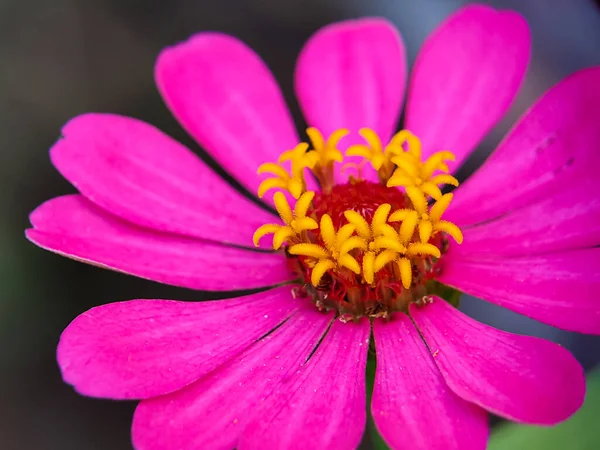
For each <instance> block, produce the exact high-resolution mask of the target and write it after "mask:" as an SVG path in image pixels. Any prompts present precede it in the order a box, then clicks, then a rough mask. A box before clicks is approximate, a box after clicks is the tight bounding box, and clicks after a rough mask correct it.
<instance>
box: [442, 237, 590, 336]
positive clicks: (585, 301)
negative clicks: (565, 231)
mask: <svg viewBox="0 0 600 450" xmlns="http://www.w3.org/2000/svg"><path fill="white" fill-rule="evenodd" d="M456 247H457V246H452V249H451V251H450V252H449V253H448V254H446V255H444V260H443V263H444V266H443V270H442V272H441V274H440V275H439V277H438V280H439V281H441V282H442V283H445V284H448V285H450V286H453V287H455V288H457V289H459V290H460V291H462V292H465V293H467V294H471V295H474V296H475V297H479V298H482V299H484V300H487V301H489V302H491V303H495V304H497V305H499V306H502V307H504V308H508V309H511V310H513V311H516V312H518V313H520V314H524V315H526V316H529V317H531V318H533V319H536V320H539V321H541V322H544V323H547V324H550V325H553V326H556V327H559V328H563V329H565V330H569V331H578V332H581V333H590V334H600V308H599V307H598V305H599V300H598V293H599V292H600V272H599V271H598V267H600V248H589V249H584V250H576V251H570V252H564V253H556V254H548V255H538V256H531V257H523V258H503V257H494V256H491V257H489V258H476V257H471V255H470V254H469V253H466V254H465V253H463V252H462V250H461V249H460V248H456Z"/></svg>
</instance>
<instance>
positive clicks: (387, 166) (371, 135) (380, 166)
mask: <svg viewBox="0 0 600 450" xmlns="http://www.w3.org/2000/svg"><path fill="white" fill-rule="evenodd" d="M358 134H359V135H360V136H361V137H362V138H363V139H364V140H365V142H366V144H356V145H351V146H350V147H348V150H346V156H360V157H362V158H364V159H365V161H369V162H370V163H371V166H373V168H374V169H375V170H376V171H377V173H378V175H379V179H380V180H381V181H382V182H386V181H387V180H388V178H389V177H390V175H391V173H392V170H393V165H392V156H393V155H394V154H396V153H398V152H402V151H403V149H402V147H401V146H399V145H397V141H398V140H397V139H396V140H394V139H395V138H396V136H397V135H396V136H394V138H392V140H391V141H390V143H389V144H388V145H386V146H385V148H384V147H383V145H382V143H381V139H379V136H378V135H377V133H376V132H375V131H373V130H372V129H371V128H361V129H360V130H358Z"/></svg>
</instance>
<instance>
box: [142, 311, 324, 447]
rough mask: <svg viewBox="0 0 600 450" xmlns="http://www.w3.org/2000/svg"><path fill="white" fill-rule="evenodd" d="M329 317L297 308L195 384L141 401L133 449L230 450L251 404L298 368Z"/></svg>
mask: <svg viewBox="0 0 600 450" xmlns="http://www.w3.org/2000/svg"><path fill="white" fill-rule="evenodd" d="M331 318H332V316H331V315H329V314H321V313H319V312H317V311H316V310H314V309H312V310H303V311H300V312H298V313H296V314H294V315H293V316H292V317H290V318H289V319H288V320H287V322H285V323H284V324H283V325H282V326H281V327H280V328H278V329H277V330H275V331H274V332H273V333H271V334H270V335H268V336H266V337H264V338H263V339H261V340H260V341H259V342H257V343H255V344H254V345H252V346H251V347H249V348H248V349H247V350H246V351H245V352H244V353H242V354H241V355H239V356H237V357H236V358H234V359H232V360H231V361H230V362H228V363H227V364H225V365H223V366H221V367H220V368H219V369H217V370H215V371H213V372H211V373H210V374H208V375H206V376H205V377H203V378H201V379H199V380H198V381H196V382H195V383H193V384H191V385H189V386H187V387H186V388H184V389H181V390H179V391H177V392H173V393H172V394H169V395H165V396H161V397H157V398H153V399H148V400H145V401H143V402H141V403H140V405H139V406H138V408H137V409H136V412H135V416H134V420H133V430H132V435H133V442H134V444H135V446H136V448H139V449H149V448H157V449H158V448H160V449H170V448H181V449H202V448H211V449H217V448H223V449H232V448H235V447H236V444H237V441H238V438H239V435H240V433H241V432H242V430H243V428H244V426H245V424H246V423H247V422H248V421H249V420H250V419H251V418H252V417H253V416H254V414H255V405H256V404H257V403H258V402H260V401H262V400H264V399H265V398H267V397H268V396H269V395H270V394H271V392H272V391H273V390H275V389H281V386H282V383H284V382H285V379H286V378H287V377H289V376H290V375H292V374H293V373H295V372H296V371H297V370H299V369H300V368H301V367H302V365H303V364H304V362H305V361H306V359H307V358H308V356H309V355H310V352H311V351H312V350H313V349H314V348H315V346H316V345H317V343H318V341H319V339H320V338H321V337H322V336H323V334H324V333H325V331H326V329H327V325H328V324H329V322H331ZM254 320H256V319H255V318H252V317H249V318H248V321H254ZM263 448H264V447H263ZM267 448H268V447H267Z"/></svg>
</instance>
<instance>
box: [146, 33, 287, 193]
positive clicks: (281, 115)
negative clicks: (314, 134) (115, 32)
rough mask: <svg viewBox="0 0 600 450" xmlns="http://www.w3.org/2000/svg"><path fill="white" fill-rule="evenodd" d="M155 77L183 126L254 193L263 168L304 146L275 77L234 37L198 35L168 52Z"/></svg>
mask: <svg viewBox="0 0 600 450" xmlns="http://www.w3.org/2000/svg"><path fill="white" fill-rule="evenodd" d="M155 76H156V83H157V85H158V88H159V90H160V92H161V94H162V96H163V98H164V99H165V102H166V103H167V105H168V106H169V108H170V109H171V111H172V112H173V114H174V115H175V117H177V119H178V120H179V121H180V122H181V124H182V125H183V127H184V128H185V129H186V130H187V131H188V132H189V133H190V134H191V135H192V136H193V137H194V138H195V139H196V140H197V141H198V142H199V143H200V144H201V145H202V146H203V147H204V148H205V149H206V150H207V151H208V152H209V153H210V154H211V156H212V157H213V158H215V160H217V161H218V162H219V164H221V165H222V166H223V167H224V168H225V170H227V171H228V172H229V173H230V174H231V175H233V176H234V177H235V178H236V179H237V180H238V181H239V182H240V183H242V185H244V186H245V187H246V188H247V189H248V190H249V191H250V192H252V193H254V192H256V190H257V188H258V185H259V183H260V179H259V177H258V176H257V175H256V169H257V168H258V166H259V165H260V164H262V163H264V162H269V161H277V158H278V157H279V155H280V154H281V153H282V152H284V151H285V150H288V149H291V148H293V147H294V146H295V145H296V144H298V142H299V139H298V136H297V134H296V130H295V129H294V124H293V122H292V118H291V116H290V113H289V111H288V108H287V106H286V104H285V101H284V99H283V95H282V94H281V91H280V89H279V87H278V85H277V82H276V81H275V79H274V78H273V75H272V74H271V72H270V71H269V69H268V68H267V66H266V65H265V63H264V62H263V61H262V60H261V59H260V57H259V56H258V55H256V54H255V53H254V52H253V51H252V50H251V49H250V48H248V47H247V46H246V45H245V44H244V43H243V42H241V41H239V40H238V39H236V38H234V37H231V36H227V35H225V34H220V33H199V34H197V35H195V36H193V37H192V38H190V39H189V40H188V41H186V42H183V43H181V44H178V45H175V46H173V47H170V48H167V49H166V50H163V52H162V53H161V54H160V56H159V58H158V60H157V62H156V69H155Z"/></svg>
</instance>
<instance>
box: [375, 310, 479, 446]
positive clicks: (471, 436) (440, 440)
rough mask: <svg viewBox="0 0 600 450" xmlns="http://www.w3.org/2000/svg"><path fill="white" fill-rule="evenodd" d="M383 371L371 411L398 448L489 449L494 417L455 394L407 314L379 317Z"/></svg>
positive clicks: (377, 332) (377, 326)
mask: <svg viewBox="0 0 600 450" xmlns="http://www.w3.org/2000/svg"><path fill="white" fill-rule="evenodd" d="M373 334H374V336H375V345H376V348H377V372H376V374H375V386H374V388H373V402H372V404H371V410H372V412H373V419H374V421H375V425H377V429H378V430H379V432H380V433H381V435H382V436H383V438H384V439H385V441H386V442H387V443H388V445H389V446H390V447H392V448H398V449H400V448H411V449H413V450H420V449H421V450H430V449H431V450H436V449H439V450H452V449H456V450H459V449H460V450H462V449H468V450H471V449H485V447H486V442H487V438H488V434H489V431H488V419H487V414H486V412H485V411H484V410H483V409H481V408H480V407H478V406H476V405H474V404H472V403H469V402H467V401H465V400H463V399H462V398H460V397H458V396H457V395H456V394H455V393H454V392H452V391H451V390H450V388H449V387H448V385H447V384H446V382H445V381H444V378H443V377H442V374H441V373H440V371H439V369H438V368H437V366H436V365H435V363H434V361H433V358H432V357H431V355H430V354H429V351H428V350H427V347H426V346H425V343H424V342H423V339H422V338H421V336H420V335H419V332H418V331H417V330H416V329H415V326H414V324H413V323H412V321H411V320H410V318H409V317H408V316H407V315H406V314H402V313H396V314H394V315H393V317H392V320H391V321H385V320H382V319H376V320H375V321H374V323H373ZM407 443H410V445H407Z"/></svg>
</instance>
